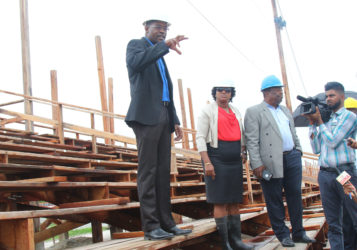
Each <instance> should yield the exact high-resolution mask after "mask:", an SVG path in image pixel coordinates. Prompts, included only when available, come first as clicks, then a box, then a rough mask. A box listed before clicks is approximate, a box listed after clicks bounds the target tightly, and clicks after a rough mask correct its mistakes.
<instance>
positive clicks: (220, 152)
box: [203, 141, 243, 204]
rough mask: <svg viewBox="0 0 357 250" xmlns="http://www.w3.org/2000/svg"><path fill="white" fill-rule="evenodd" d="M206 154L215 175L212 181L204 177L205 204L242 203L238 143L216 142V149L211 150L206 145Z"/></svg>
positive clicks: (241, 175) (239, 148) (240, 164)
mask: <svg viewBox="0 0 357 250" xmlns="http://www.w3.org/2000/svg"><path fill="white" fill-rule="evenodd" d="M207 153H208V156H209V158H210V160H211V162H212V164H213V166H214V171H215V173H216V176H215V179H214V180H212V177H211V176H205V183H206V196H207V202H208V203H213V204H227V203H239V202H242V200H243V169H242V158H241V155H240V153H241V144H240V141H218V148H212V147H211V146H210V145H209V144H207ZM203 167H204V164H203Z"/></svg>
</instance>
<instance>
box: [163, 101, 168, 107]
mask: <svg viewBox="0 0 357 250" xmlns="http://www.w3.org/2000/svg"><path fill="white" fill-rule="evenodd" d="M169 104H170V102H166V101H162V105H164V106H165V107H168V106H169Z"/></svg>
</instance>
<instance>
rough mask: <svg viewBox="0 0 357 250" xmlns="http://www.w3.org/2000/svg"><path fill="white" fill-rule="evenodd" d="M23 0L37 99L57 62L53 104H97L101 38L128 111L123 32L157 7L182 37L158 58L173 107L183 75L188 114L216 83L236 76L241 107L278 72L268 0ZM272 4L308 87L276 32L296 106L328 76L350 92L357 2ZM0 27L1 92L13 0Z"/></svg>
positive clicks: (138, 27) (16, 20)
mask: <svg viewBox="0 0 357 250" xmlns="http://www.w3.org/2000/svg"><path fill="white" fill-rule="evenodd" d="M28 3H29V26H30V46H31V69H32V72H31V73H32V89H33V95H34V96H36V97H42V98H47V99H50V98H51V90H50V70H53V69H54V70H57V74H58V88H59V100H60V101H62V102H66V103H71V104H76V105H81V106H86V107H91V108H96V109H100V107H101V106H100V95H99V84H98V73H97V61H96V50H95V36H97V35H98V36H100V37H101V40H102V47H103V57H104V67H105V77H106V78H108V77H113V79H114V93H115V95H114V103H115V107H114V110H115V113H119V114H124V115H125V114H126V111H127V108H128V105H129V82H128V77H127V71H126V65H125V52H126V45H127V43H128V42H129V41H130V39H133V38H140V37H142V36H143V35H144V28H143V26H142V22H143V21H144V20H145V19H147V18H152V17H155V15H157V13H160V12H163V13H165V15H166V16H167V17H168V19H169V20H170V22H171V23H172V25H171V27H170V30H169V32H168V35H167V38H171V37H174V36H176V35H177V34H183V35H186V36H187V37H189V40H187V41H183V42H182V43H181V50H182V55H181V56H180V55H178V54H176V52H174V51H172V52H170V53H169V54H168V55H166V56H165V60H166V62H167V64H168V68H169V71H170V74H171V78H172V80H173V82H174V91H175V92H174V96H175V101H176V107H177V110H180V108H179V102H178V88H177V79H178V78H181V79H182V80H183V84H184V88H185V93H186V88H187V87H190V88H191V90H192V95H193V99H194V100H193V102H194V111H195V117H197V116H198V112H199V110H200V109H201V108H202V107H203V105H204V104H205V103H206V101H207V100H210V99H211V97H210V89H211V86H212V83H213V82H215V81H219V80H222V79H230V80H234V81H235V83H236V87H237V97H236V98H235V100H234V105H236V106H238V108H239V109H240V110H241V112H242V113H243V114H244V113H245V110H246V108H247V107H249V106H251V105H254V104H257V103H260V102H261V101H262V94H261V92H260V83H261V80H262V79H263V78H264V77H265V76H266V75H270V74H276V75H277V76H278V77H279V78H281V73H280V65H279V57H278V51H277V43H276V36H275V28H274V23H273V13H272V6H271V1H270V0H245V1H243V0H220V1H213V0H190V1H188V0H161V1H159V0H152V1H147V0H127V1H124V0H120V1H119V0H28ZM278 3H279V6H280V8H281V11H282V15H283V17H284V19H285V20H286V23H287V31H288V34H289V36H290V41H291V44H292V46H293V49H294V52H295V55H296V59H297V62H298V65H299V67H300V71H301V74H302V77H303V80H304V83H305V89H306V92H305V90H304V87H303V84H302V82H301V80H300V77H299V75H298V71H297V68H296V65H295V62H294V60H293V57H292V51H291V49H290V45H289V42H288V40H287V36H286V32H285V30H283V31H282V36H283V45H284V51H285V57H286V67H287V71H288V81H289V86H290V91H291V98H292V102H293V108H295V107H296V106H297V105H298V104H299V102H298V101H297V100H296V98H295V97H296V95H298V94H300V95H304V96H306V95H315V94H317V93H319V92H323V86H324V84H325V83H326V82H327V81H332V80H335V81H340V82H342V83H343V84H344V85H345V88H346V90H354V91H357V48H356V44H357V35H356V32H355V30H356V24H357V15H356V11H357V1H355V0H339V1H337V0H299V1H287V0H285V1H282V0H280V1H278ZM197 10H198V11H199V12H200V13H199V12H198V11H197ZM202 15H203V16H204V17H203V16H202ZM0 31H1V33H0V36H1V39H0V45H1V46H0V89H2V90H8V91H14V92H18V93H22V88H23V87H22V86H23V83H22V66H21V39H20V11H19V1H14V0H0ZM0 98H1V99H2V101H0V102H1V103H2V102H4V101H5V100H8V99H7V98H6V97H5V96H4V95H0ZM14 99H15V100H16V99H17V98H12V100H14ZM186 100H187V99H186ZM38 110H40V108H38ZM186 112H187V113H188V111H186ZM35 114H36V108H35ZM37 115H40V114H37ZM73 123H76V124H78V123H80V121H79V122H74V121H73ZM83 125H86V124H83ZM88 126H89V124H88ZM120 127H122V126H120ZM123 131H126V129H124V128H123ZM119 133H120V132H119Z"/></svg>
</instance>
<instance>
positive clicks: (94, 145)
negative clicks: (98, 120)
mask: <svg viewBox="0 0 357 250" xmlns="http://www.w3.org/2000/svg"><path fill="white" fill-rule="evenodd" d="M90 127H91V129H95V119H94V113H91V114H90ZM92 152H93V153H98V148H97V137H96V136H95V135H92Z"/></svg>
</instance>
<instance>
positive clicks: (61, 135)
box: [56, 104, 64, 144]
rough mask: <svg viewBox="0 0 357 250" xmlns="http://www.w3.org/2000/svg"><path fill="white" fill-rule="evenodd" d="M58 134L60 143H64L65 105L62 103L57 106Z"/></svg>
mask: <svg viewBox="0 0 357 250" xmlns="http://www.w3.org/2000/svg"><path fill="white" fill-rule="evenodd" d="M56 120H57V134H58V138H59V141H60V144H64V130H63V107H62V104H58V106H57V117H56Z"/></svg>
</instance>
